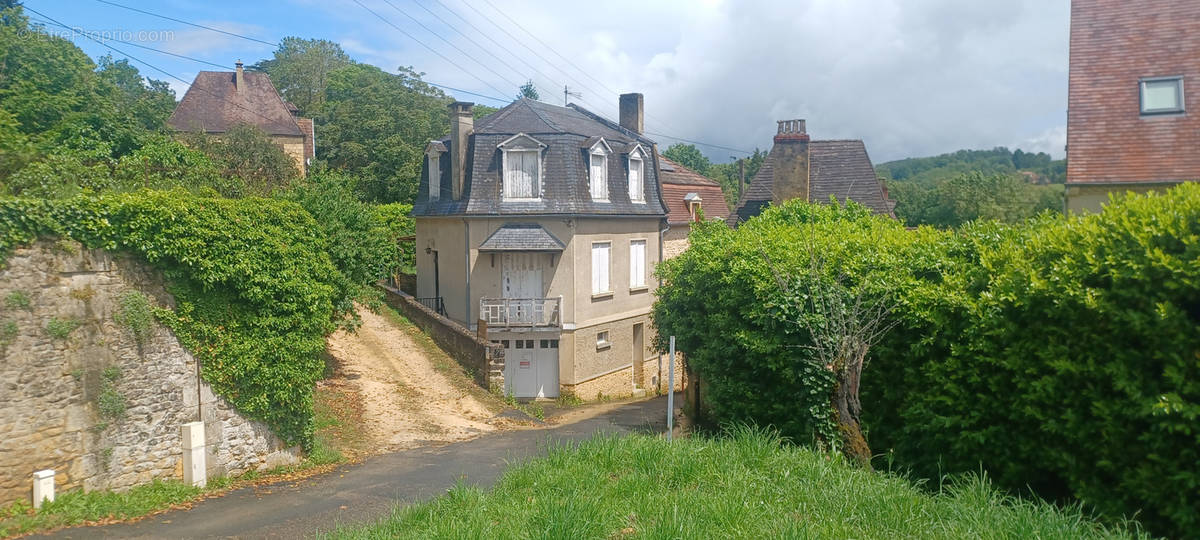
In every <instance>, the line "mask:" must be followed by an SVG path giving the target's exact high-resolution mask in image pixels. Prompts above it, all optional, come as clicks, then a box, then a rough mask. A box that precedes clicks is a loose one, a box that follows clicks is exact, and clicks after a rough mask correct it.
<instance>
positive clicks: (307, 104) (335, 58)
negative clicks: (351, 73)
mask: <svg viewBox="0 0 1200 540" xmlns="http://www.w3.org/2000/svg"><path fill="white" fill-rule="evenodd" d="M353 63H354V61H353V60H351V59H350V56H349V55H347V54H346V52H345V51H343V50H342V46H341V45H338V44H337V43H334V42H332V41H327V40H324V39H303V38H298V37H285V38H283V39H282V40H281V41H280V42H279V48H278V49H276V50H275V54H274V56H273V57H272V58H270V59H268V60H263V61H261V62H258V63H257V64H254V65H252V66H250V69H254V70H256V71H263V72H266V73H267V74H268V75H270V76H271V82H272V83H273V84H274V85H275V88H276V89H278V90H279V92H280V93H282V94H283V97H284V98H285V99H287V100H288V101H290V102H292V104H293V105H295V106H296V107H297V108H299V109H300V114H302V115H304V116H313V115H316V114H318V113H319V112H320V110H321V105H322V104H324V102H325V90H326V87H327V86H328V83H329V74H330V73H332V72H333V71H335V70H337V69H340V68H343V67H346V66H349V65H351V64H353Z"/></svg>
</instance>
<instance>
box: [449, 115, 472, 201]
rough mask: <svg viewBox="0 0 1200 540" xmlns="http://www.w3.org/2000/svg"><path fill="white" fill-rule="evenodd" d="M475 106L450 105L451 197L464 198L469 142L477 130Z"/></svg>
mask: <svg viewBox="0 0 1200 540" xmlns="http://www.w3.org/2000/svg"><path fill="white" fill-rule="evenodd" d="M474 107H475V104H474V103H469V102H466V101H455V102H454V103H451V104H450V194H451V195H450V196H451V197H452V198H453V199H454V200H458V199H459V198H461V197H462V193H463V185H464V183H465V178H466V174H467V172H466V171H467V141H468V139H469V137H470V135H471V131H473V130H474V129H475V111H474Z"/></svg>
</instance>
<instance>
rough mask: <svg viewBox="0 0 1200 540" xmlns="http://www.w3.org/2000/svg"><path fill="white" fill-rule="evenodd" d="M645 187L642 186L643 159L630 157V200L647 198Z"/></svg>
mask: <svg viewBox="0 0 1200 540" xmlns="http://www.w3.org/2000/svg"><path fill="white" fill-rule="evenodd" d="M645 191H646V190H645V189H644V188H643V187H642V160H640V159H633V158H630V159H629V200H631V201H641V200H643V199H645Z"/></svg>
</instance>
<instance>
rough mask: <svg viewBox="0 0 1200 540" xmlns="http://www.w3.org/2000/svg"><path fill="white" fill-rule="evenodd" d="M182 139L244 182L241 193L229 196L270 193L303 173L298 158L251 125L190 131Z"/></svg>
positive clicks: (227, 173)
mask: <svg viewBox="0 0 1200 540" xmlns="http://www.w3.org/2000/svg"><path fill="white" fill-rule="evenodd" d="M181 138H182V140H183V142H184V143H185V144H187V145H188V146H189V147H191V148H194V149H196V150H199V151H200V152H203V153H204V154H205V155H207V156H208V157H209V158H210V159H212V160H213V162H215V163H217V164H218V166H220V167H221V169H222V174H225V175H227V176H232V177H234V178H237V179H239V180H240V181H241V182H240V189H239V190H238V192H235V193H228V194H225V195H226V196H239V197H240V196H248V195H258V196H265V195H270V194H271V193H272V192H273V191H274V190H276V189H279V188H284V187H287V186H288V185H289V184H291V183H292V181H294V180H295V179H296V178H298V177H299V174H300V171H299V170H298V169H297V168H296V160H295V159H293V158H292V157H291V156H289V155H288V154H287V153H285V152H284V151H283V148H281V147H280V146H279V145H278V144H275V142H274V141H272V140H271V138H270V137H269V136H268V135H267V134H266V133H263V131H262V130H261V129H259V128H257V127H255V126H252V125H248V124H239V125H236V126H234V127H232V128H230V129H229V131H227V132H225V133H222V134H221V135H220V136H216V135H208V134H202V133H188V134H183V135H182V136H181Z"/></svg>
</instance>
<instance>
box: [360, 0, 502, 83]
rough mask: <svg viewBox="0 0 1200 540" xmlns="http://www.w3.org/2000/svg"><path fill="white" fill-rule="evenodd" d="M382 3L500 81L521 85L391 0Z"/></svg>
mask: <svg viewBox="0 0 1200 540" xmlns="http://www.w3.org/2000/svg"><path fill="white" fill-rule="evenodd" d="M383 3H385V4H387V5H389V6H391V7H392V9H394V10H396V11H398V12H400V14H401V15H404V16H405V17H408V18H409V19H410V20H412V22H415V23H417V26H420V27H421V28H424V29H425V31H426V32H429V33H430V34H433V35H434V36H435V37H437V38H438V39H440V40H442V41H444V42H446V45H449V46H450V47H452V48H453V49H454V50H456V51H458V52H459V53H460V54H462V55H463V56H465V57H467V58H468V59H470V60H471V61H472V62H475V63H476V64H477V65H479V67H481V68H483V69H486V70H487V71H488V72H489V73H491V74H492V75H495V76H496V78H498V79H500V80H502V81H504V82H506V83H508V84H511V85H513V86H521V84H520V83H514V82H512V80H510V79H508V78H507V77H505V76H504V75H501V74H500V73H499V72H497V71H496V70H494V69H492V67H491V66H489V65H487V64H484V63H483V62H480V61H479V59H477V58H475V57H474V56H472V55H471V54H470V53H468V52H467V51H464V50H462V49H461V48H459V46H458V45H455V44H454V43H453V42H451V41H450V40H448V39H446V38H444V37H442V35H441V34H439V33H437V32H435V31H433V29H432V28H429V27H428V26H425V23H422V22H421V21H420V20H418V19H417V18H416V17H413V16H412V15H409V14H408V12H406V11H404V10H402V9H400V8H399V7H398V6H396V4H393V3H392V1H391V0H383ZM509 69H510V70H512V71H513V72H516V70H515V69H512V66H509Z"/></svg>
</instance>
